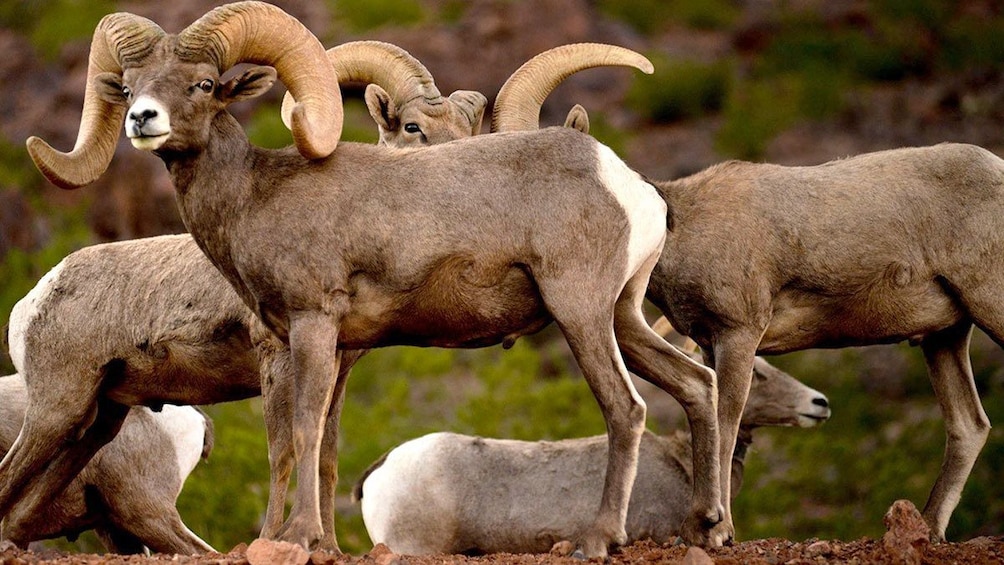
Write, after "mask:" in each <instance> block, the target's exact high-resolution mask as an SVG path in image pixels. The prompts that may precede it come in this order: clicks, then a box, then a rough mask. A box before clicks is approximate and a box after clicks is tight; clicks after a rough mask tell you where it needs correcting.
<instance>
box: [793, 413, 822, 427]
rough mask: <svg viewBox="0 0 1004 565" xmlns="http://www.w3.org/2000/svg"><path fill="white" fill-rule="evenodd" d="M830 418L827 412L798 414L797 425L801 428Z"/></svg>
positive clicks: (816, 424)
mask: <svg viewBox="0 0 1004 565" xmlns="http://www.w3.org/2000/svg"><path fill="white" fill-rule="evenodd" d="M829 419H830V415H829V414H804V413H803V414H799V415H798V425H799V426H800V427H803V428H811V427H813V426H818V425H819V424H822V423H823V422H825V421H827V420H829Z"/></svg>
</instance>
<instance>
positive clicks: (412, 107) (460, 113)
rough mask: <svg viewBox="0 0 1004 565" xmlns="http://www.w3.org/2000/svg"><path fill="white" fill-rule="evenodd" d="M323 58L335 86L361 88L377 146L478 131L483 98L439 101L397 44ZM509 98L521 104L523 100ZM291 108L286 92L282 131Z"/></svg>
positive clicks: (460, 95) (353, 45)
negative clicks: (346, 84)
mask: <svg viewBox="0 0 1004 565" xmlns="http://www.w3.org/2000/svg"><path fill="white" fill-rule="evenodd" d="M624 51H626V50H624ZM592 52H593V51H590V53H592ZM594 58H595V57H594ZM328 59H329V60H330V61H331V64H332V66H333V67H334V71H335V76H337V77H338V81H339V82H360V83H365V84H366V91H365V94H364V99H365V101H366V107H367V108H368V109H369V113H370V116H372V117H373V120H374V121H376V123H377V127H378V131H379V133H380V143H384V144H387V145H393V146H395V147H415V146H419V145H432V144H436V143H444V142H447V141H452V140H454V139H459V138H462V137H470V136H472V135H477V134H478V133H480V132H481V119H482V116H483V115H484V111H485V105H486V104H488V99H487V98H485V95H484V94H481V93H480V92H477V91H474V90H457V91H455V92H453V93H452V94H450V95H449V96H448V97H443V95H442V94H441V93H440V92H439V89H438V88H436V83H435V80H433V78H432V74H431V73H429V71H428V69H426V68H425V66H424V65H423V64H422V63H421V62H419V61H418V60H417V59H415V58H414V57H412V56H411V54H410V53H408V52H407V51H405V50H404V49H401V48H400V47H398V46H396V45H393V44H390V43H385V42H383V41H352V42H349V43H343V44H342V45H338V46H336V47H332V48H331V49H328ZM388 89H389V91H388ZM514 99H516V100H520V99H522V96H516V97H514ZM295 107H296V100H295V99H294V98H293V96H292V95H291V94H290V93H289V92H287V93H286V95H285V96H283V99H282V121H283V123H284V124H285V125H286V127H291V125H292V114H293V108H295Z"/></svg>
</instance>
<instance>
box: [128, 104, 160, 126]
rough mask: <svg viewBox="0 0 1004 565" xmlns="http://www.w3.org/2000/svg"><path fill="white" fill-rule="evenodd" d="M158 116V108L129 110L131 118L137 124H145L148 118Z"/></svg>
mask: <svg viewBox="0 0 1004 565" xmlns="http://www.w3.org/2000/svg"><path fill="white" fill-rule="evenodd" d="M156 117H157V110H154V109H152V108H147V109H145V110H142V111H140V112H129V118H130V119H131V120H133V121H134V122H136V123H137V124H143V123H144V122H146V121H147V120H151V119H153V118H156Z"/></svg>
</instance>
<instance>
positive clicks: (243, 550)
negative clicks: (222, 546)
mask: <svg viewBox="0 0 1004 565" xmlns="http://www.w3.org/2000/svg"><path fill="white" fill-rule="evenodd" d="M247 552H248V544H246V543H244V542H240V543H239V544H237V545H235V546H234V547H233V549H231V550H230V551H228V552H227V555H247Z"/></svg>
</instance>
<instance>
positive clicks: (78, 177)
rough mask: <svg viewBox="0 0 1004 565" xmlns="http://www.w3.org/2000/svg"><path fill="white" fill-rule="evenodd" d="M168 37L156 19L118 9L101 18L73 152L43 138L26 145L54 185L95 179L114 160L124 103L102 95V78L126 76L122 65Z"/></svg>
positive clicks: (68, 186)
mask: <svg viewBox="0 0 1004 565" xmlns="http://www.w3.org/2000/svg"><path fill="white" fill-rule="evenodd" d="M164 36H165V33H164V30H162V29H161V28H160V26H158V25H157V24H155V23H153V22H152V21H150V20H148V19H146V18H143V17H140V16H136V15H133V14H128V13H125V12H120V13H116V14H109V15H107V16H105V17H104V18H102V19H101V22H100V23H98V27H97V28H95V29H94V36H93V37H92V39H91V52H90V56H89V58H88V62H87V85H86V86H85V87H84V108H83V111H82V114H81V116H80V129H79V130H78V131H77V141H76V143H75V144H74V145H73V150H72V151H70V152H69V153H63V152H60V151H57V150H55V149H53V148H52V146H50V145H49V144H48V143H46V142H45V141H43V140H42V139H41V138H39V137H35V136H32V137H29V138H28V140H27V142H26V145H27V147H28V154H29V155H30V156H31V160H32V161H34V162H35V166H36V167H38V170H39V171H41V172H42V174H43V175H45V177H46V178H47V179H49V182H51V183H52V184H54V185H56V186H58V187H60V188H65V189H73V188H79V187H81V186H84V185H87V184H90V183H92V182H94V181H95V180H96V179H97V178H98V177H99V176H101V174H102V173H103V172H105V169H107V168H108V164H109V163H111V161H112V156H113V155H114V154H115V145H116V143H117V142H118V139H119V129H120V128H121V127H122V123H123V121H122V120H123V118H124V117H125V111H126V105H125V99H124V98H123V100H122V103H121V104H115V103H113V102H109V101H108V100H106V99H104V98H103V97H102V96H100V95H99V93H98V88H99V84H98V77H99V75H101V74H104V73H114V74H117V75H119V76H121V75H122V66H123V65H124V64H128V63H130V62H137V61H139V60H141V59H143V58H144V57H146V56H147V55H148V54H150V52H151V51H152V50H153V47H154V46H155V45H156V44H157V43H158V41H159V40H160V39H161V38H163V37H164Z"/></svg>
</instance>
